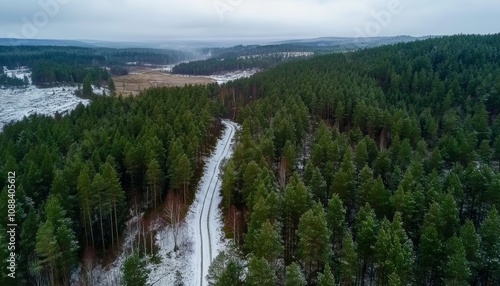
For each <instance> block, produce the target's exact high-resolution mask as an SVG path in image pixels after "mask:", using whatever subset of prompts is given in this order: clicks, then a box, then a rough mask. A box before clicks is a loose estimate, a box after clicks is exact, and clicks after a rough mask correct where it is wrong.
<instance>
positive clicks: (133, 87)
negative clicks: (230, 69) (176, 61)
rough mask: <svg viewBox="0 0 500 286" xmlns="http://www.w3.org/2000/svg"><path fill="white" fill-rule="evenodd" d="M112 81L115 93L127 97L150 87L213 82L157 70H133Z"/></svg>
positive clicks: (206, 78)
mask: <svg viewBox="0 0 500 286" xmlns="http://www.w3.org/2000/svg"><path fill="white" fill-rule="evenodd" d="M113 81H114V82H115V86H116V93H117V94H120V93H121V94H123V95H124V96H128V95H130V94H133V95H138V94H139V93H140V92H141V91H142V90H144V89H147V88H150V87H172V86H184V85H186V84H193V85H194V84H208V83H212V82H215V80H213V79H210V78H208V77H202V76H182V75H175V74H169V73H165V72H162V71H160V70H158V69H152V68H141V69H134V70H132V72H131V73H130V74H128V75H125V76H115V77H113Z"/></svg>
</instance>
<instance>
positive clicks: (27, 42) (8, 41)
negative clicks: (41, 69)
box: [0, 38, 96, 47]
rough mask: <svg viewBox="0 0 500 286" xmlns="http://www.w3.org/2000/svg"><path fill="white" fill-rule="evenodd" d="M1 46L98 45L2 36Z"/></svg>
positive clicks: (72, 41)
mask: <svg viewBox="0 0 500 286" xmlns="http://www.w3.org/2000/svg"><path fill="white" fill-rule="evenodd" d="M0 46H61V47H64V46H74V47H96V46H95V45H93V44H89V43H85V42H81V41H75V40H50V39H13V38H0Z"/></svg>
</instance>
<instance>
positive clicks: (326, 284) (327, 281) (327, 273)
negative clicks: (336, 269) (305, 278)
mask: <svg viewBox="0 0 500 286" xmlns="http://www.w3.org/2000/svg"><path fill="white" fill-rule="evenodd" d="M316 285H318V286H333V285H335V278H334V277H333V274H332V271H331V270H330V266H329V265H328V264H327V265H326V266H325V269H323V273H320V274H318V283H317V284H316Z"/></svg>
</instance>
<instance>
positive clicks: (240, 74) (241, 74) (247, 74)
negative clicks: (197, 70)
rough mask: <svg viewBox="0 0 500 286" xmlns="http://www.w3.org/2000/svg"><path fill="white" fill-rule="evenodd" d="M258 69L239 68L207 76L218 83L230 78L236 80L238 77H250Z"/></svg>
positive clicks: (227, 80)
mask: <svg viewBox="0 0 500 286" xmlns="http://www.w3.org/2000/svg"><path fill="white" fill-rule="evenodd" d="M258 71H259V70H258V69H248V70H239V71H233V72H228V73H224V74H219V75H210V76H208V77H209V78H211V79H214V80H215V81H217V83H218V84H223V83H226V82H229V81H231V80H236V79H239V78H244V77H250V76H252V75H254V74H255V73H257V72H258Z"/></svg>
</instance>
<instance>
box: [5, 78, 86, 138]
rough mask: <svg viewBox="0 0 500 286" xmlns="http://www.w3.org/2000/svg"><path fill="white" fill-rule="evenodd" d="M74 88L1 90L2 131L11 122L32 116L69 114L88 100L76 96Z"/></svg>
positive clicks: (31, 86) (30, 87)
mask: <svg viewBox="0 0 500 286" xmlns="http://www.w3.org/2000/svg"><path fill="white" fill-rule="evenodd" d="M75 90H76V88H74V87H53V88H43V89H42V88H37V87H35V86H33V85H30V86H29V87H27V88H16V89H0V131H1V130H2V129H3V127H4V126H5V124H7V123H9V122H10V121H18V120H22V119H23V117H24V116H29V115H31V114H35V113H38V114H44V115H54V114H55V113H56V112H59V113H61V114H64V113H67V112H69V111H71V110H73V109H75V108H76V106H78V104H79V103H83V104H85V105H87V104H88V103H89V101H88V100H86V99H81V98H78V97H76V96H75V95H74V92H75Z"/></svg>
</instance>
